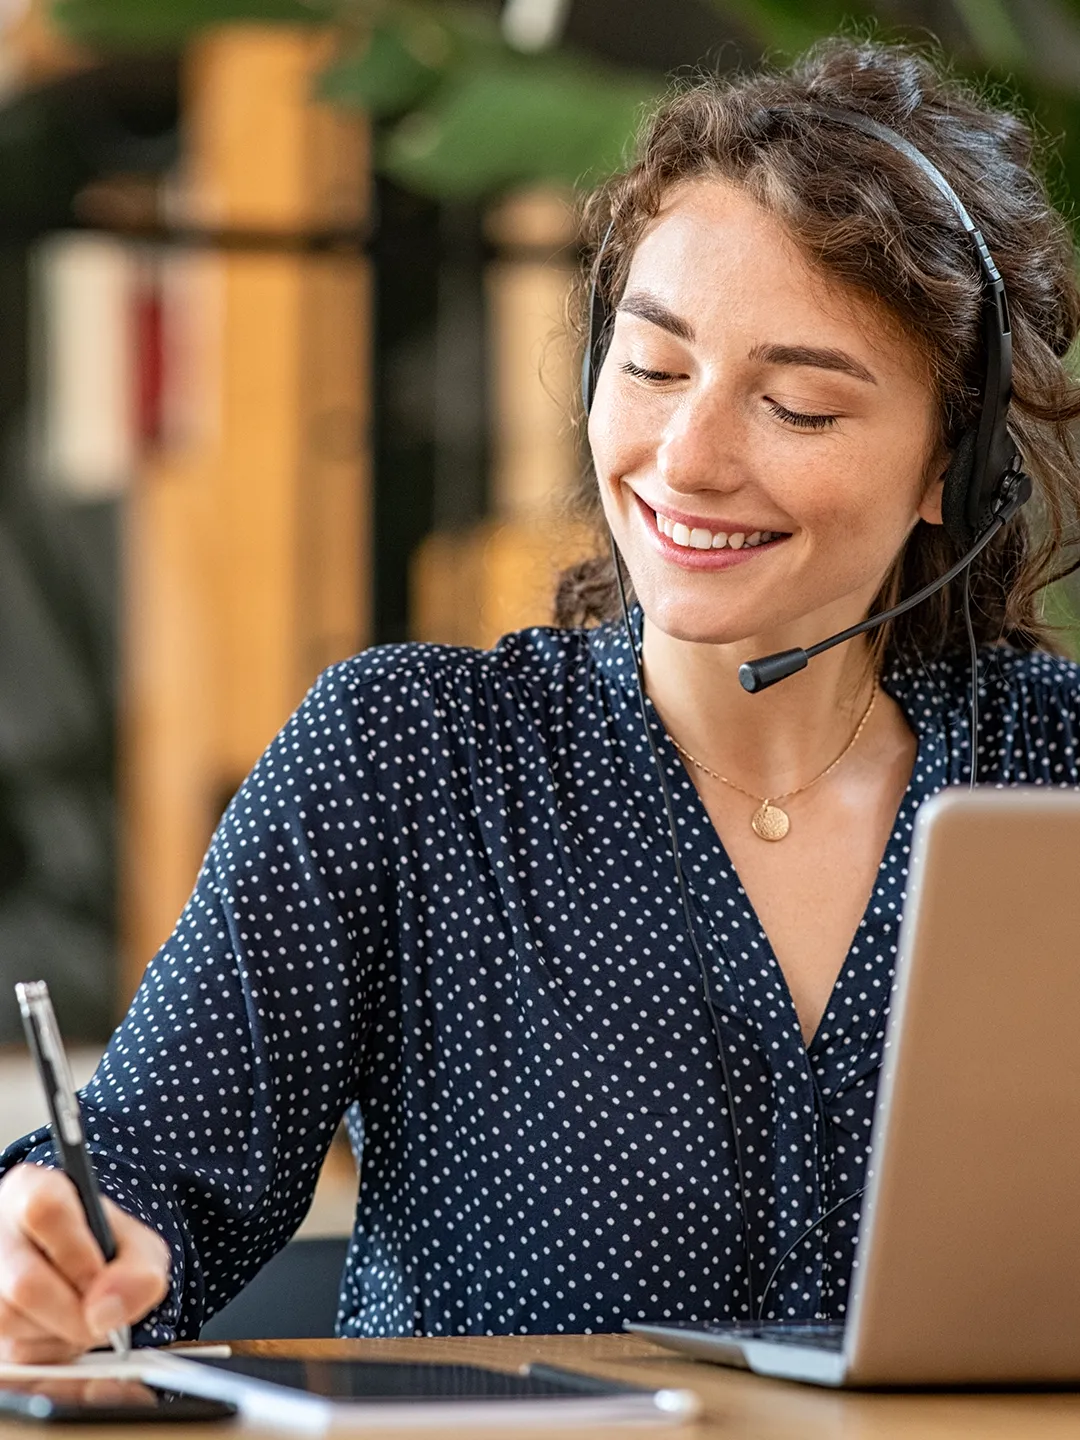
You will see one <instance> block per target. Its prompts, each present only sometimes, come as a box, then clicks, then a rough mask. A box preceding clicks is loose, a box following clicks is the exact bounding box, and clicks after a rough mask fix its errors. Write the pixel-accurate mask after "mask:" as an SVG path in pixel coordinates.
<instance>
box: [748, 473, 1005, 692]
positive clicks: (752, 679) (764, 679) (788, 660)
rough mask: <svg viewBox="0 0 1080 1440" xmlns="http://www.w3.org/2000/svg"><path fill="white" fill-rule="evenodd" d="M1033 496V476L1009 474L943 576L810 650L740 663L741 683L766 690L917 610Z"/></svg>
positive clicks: (780, 652) (752, 690)
mask: <svg viewBox="0 0 1080 1440" xmlns="http://www.w3.org/2000/svg"><path fill="white" fill-rule="evenodd" d="M1030 496H1031V481H1030V479H1029V478H1028V476H1027V475H1025V474H1024V473H1023V471H1017V472H1016V474H1015V475H1011V476H1010V477H1009V479H1008V481H1007V482H1006V484H1005V486H1004V487H1003V489H1002V497H1001V501H1000V503H999V505H998V507H997V509H996V511H995V512H994V518H993V519H992V520H991V522H990V524H989V525H988V526H987V527H986V529H985V530H984V531H983V532H982V534H981V535H980V536H979V538H978V539H977V540H976V541H975V544H974V545H973V546H972V547H971V549H970V550H969V551H968V552H967V554H966V555H963V556H961V558H960V559H959V560H957V562H956V564H955V565H953V566H952V568H951V569H949V570H946V571H945V574H944V575H942V576H941V577H940V579H938V580H932V581H931V582H930V584H929V585H924V586H923V587H922V589H921V590H916V592H915V594H914V595H909V596H908V598H907V599H906V600H902V601H901V602H900V604H899V605H894V606H893V607H892V609H891V610H883V611H882V612H881V614H880V615H871V616H869V617H868V618H867V619H866V620H861V621H860V622H859V624H858V625H851V626H849V627H848V629H847V630H840V631H839V632H838V633H837V634H835V635H830V636H829V638H828V639H827V640H819V641H818V643H817V644H816V645H811V646H810V649H809V650H800V649H795V650H778V651H777V652H776V654H775V655H763V656H762V657H761V659H760V660H748V661H747V662H746V663H745V665H740V666H739V684H740V685H741V686H742V687H743V689H744V690H749V692H750V693H751V695H756V694H757V692H758V691H759V690H767V689H768V688H769V686H770V685H775V684H776V682H777V681H778V680H786V679H787V677H788V676H789V675H794V674H795V672H796V671H797V670H805V669H806V667H807V665H808V664H809V663H810V661H811V660H813V658H814V656H815V655H820V654H822V652H823V651H825V650H831V649H832V647H833V646H834V645H842V644H843V643H844V641H845V640H853V639H854V638H855V636H856V635H864V634H865V633H866V631H867V630H876V629H877V627H878V626H879V625H884V624H885V622H886V621H887V620H895V619H896V617H897V616H898V615H903V614H905V613H906V612H907V611H908V610H914V608H915V606H916V605H921V604H922V602H923V601H924V600H928V599H929V598H930V596H931V595H936V594H937V592H938V591H939V590H941V589H942V588H943V587H944V586H946V585H948V583H949V581H950V580H955V579H956V577H957V575H960V574H962V573H963V571H964V570H966V569H967V567H968V566H969V565H970V564H971V562H972V561H973V560H974V559H975V557H976V556H977V555H979V554H980V553H981V552H982V551H983V550H985V549H986V547H987V545H989V544H990V541H991V540H992V539H993V538H994V536H995V535H996V534H997V533H998V531H999V530H1000V529H1001V527H1002V526H1003V525H1005V524H1007V523H1008V522H1009V521H1010V520H1011V519H1012V517H1013V516H1014V515H1015V514H1016V512H1017V510H1019V509H1020V506H1021V505H1023V503H1024V502H1025V500H1027V499H1029V498H1030Z"/></svg>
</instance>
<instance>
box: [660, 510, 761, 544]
mask: <svg viewBox="0 0 1080 1440" xmlns="http://www.w3.org/2000/svg"><path fill="white" fill-rule="evenodd" d="M654 514H655V515H656V528H657V529H658V530H659V531H660V533H661V534H662V535H666V536H667V537H668V539H669V540H674V542H675V544H676V545H683V546H685V547H686V548H687V549H688V550H723V549H724V548H725V547H727V548H728V549H730V550H741V549H742V548H743V546H744V545H747V546H750V547H751V548H753V547H754V546H756V545H767V544H768V543H769V541H770V540H772V539H774V538H775V535H774V532H773V531H772V530H751V531H750V533H749V534H747V533H746V532H745V531H742V530H736V531H735V532H734V534H731V535H729V534H727V532H726V531H724V530H715V531H714V530H706V529H705V528H704V527H703V526H697V525H696V526H695V527H694V528H693V529H691V528H690V527H689V526H688V525H683V524H682V522H681V521H678V520H672V519H671V517H670V516H668V515H661V514H660V513H659V512H658V511H657V512H654Z"/></svg>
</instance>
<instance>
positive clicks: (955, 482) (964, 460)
mask: <svg viewBox="0 0 1080 1440" xmlns="http://www.w3.org/2000/svg"><path fill="white" fill-rule="evenodd" d="M976 434H977V431H976V429H975V427H974V426H972V428H971V429H970V430H965V431H964V433H963V435H961V436H960V440H959V442H958V444H957V446H956V449H955V450H954V451H953V456H952V459H951V460H950V461H949V467H948V469H947V470H946V471H945V476H944V482H943V485H942V491H941V520H942V523H943V525H944V526H945V533H946V534H947V535H948V536H949V537H950V539H952V540H954V541H955V542H956V544H957V545H958V546H959V548H960V549H961V550H966V549H967V548H968V546H969V545H970V544H971V541H972V538H973V533H974V532H973V531H972V528H971V525H970V523H969V521H968V518H967V499H968V493H969V491H970V489H971V472H972V470H973V469H974V467H975V437H976Z"/></svg>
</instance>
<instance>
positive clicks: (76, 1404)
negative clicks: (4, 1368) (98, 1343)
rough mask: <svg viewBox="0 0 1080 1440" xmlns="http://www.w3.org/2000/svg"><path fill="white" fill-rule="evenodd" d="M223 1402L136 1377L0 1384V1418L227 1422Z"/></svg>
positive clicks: (228, 1407)
mask: <svg viewBox="0 0 1080 1440" xmlns="http://www.w3.org/2000/svg"><path fill="white" fill-rule="evenodd" d="M235 1414H236V1406H235V1405H233V1404H230V1402H229V1401H227V1400H207V1399H204V1398H203V1397H202V1396H201V1395H183V1394H181V1392H180V1391H179V1390H163V1389H160V1388H158V1387H157V1386H153V1385H144V1384H143V1383H142V1382H141V1381H138V1380H105V1379H102V1380H42V1381H36V1382H34V1383H33V1385H32V1386H31V1385H28V1384H27V1382H26V1381H25V1380H20V1381H19V1382H18V1384H17V1385H16V1384H15V1383H14V1382H11V1381H7V1382H3V1383H0V1420H6V1419H18V1420H37V1421H41V1422H44V1423H45V1424H53V1423H55V1424H63V1425H70V1424H71V1423H72V1422H73V1421H74V1422H81V1421H99V1422H102V1423H105V1422H107V1423H109V1424H116V1423H117V1422H118V1421H120V1422H132V1423H137V1424H140V1425H145V1424H147V1423H153V1422H155V1421H159V1420H162V1421H169V1420H175V1421H183V1422H185V1423H187V1422H188V1421H192V1420H229V1419H231V1418H232V1417H233V1416H234V1415H235Z"/></svg>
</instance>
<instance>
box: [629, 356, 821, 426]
mask: <svg viewBox="0 0 1080 1440" xmlns="http://www.w3.org/2000/svg"><path fill="white" fill-rule="evenodd" d="M619 369H620V370H621V371H622V372H623V374H625V375H632V376H633V377H634V379H635V380H645V381H648V382H649V383H650V384H653V385H662V384H665V383H666V382H667V381H669V380H685V379H686V378H687V377H686V376H685V375H677V374H675V373H674V372H673V371H671V370H649V369H648V368H647V367H646V366H644V365H635V364H634V362H633V361H632V360H623V361H622V362H621V363H620V365H619ZM764 399H765V404H766V405H767V406H768V408H769V411H770V412H771V414H773V415H775V416H776V418H777V419H778V420H782V421H783V422H784V424H785V425H793V426H795V427H796V429H799V430H827V429H828V428H829V426H830V425H835V424H836V421H837V419H838V417H837V416H836V415H810V414H807V413H806V411H804V410H789V409H788V407H787V406H786V405H781V404H780V402H779V401H778V400H773V399H771V398H770V397H769V396H768V395H766V396H765V397H764Z"/></svg>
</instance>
